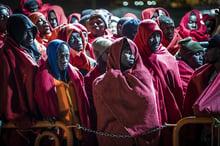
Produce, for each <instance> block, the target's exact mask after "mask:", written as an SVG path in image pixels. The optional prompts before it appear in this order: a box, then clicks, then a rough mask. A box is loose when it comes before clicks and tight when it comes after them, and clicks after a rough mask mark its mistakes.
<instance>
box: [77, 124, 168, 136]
mask: <svg viewBox="0 0 220 146" xmlns="http://www.w3.org/2000/svg"><path fill="white" fill-rule="evenodd" d="M165 127H166V124H165V125H162V126H160V127H157V128H154V129H152V130H150V131H147V132H145V133H142V134H140V135H147V134H151V133H154V132H157V131H159V130H162V129H163V128H165ZM76 128H78V129H82V130H83V131H86V132H90V133H93V134H97V135H101V136H108V137H114V138H132V137H136V136H140V135H136V136H131V135H121V134H111V133H105V132H101V131H95V130H92V129H88V128H86V127H82V126H81V125H80V124H76Z"/></svg>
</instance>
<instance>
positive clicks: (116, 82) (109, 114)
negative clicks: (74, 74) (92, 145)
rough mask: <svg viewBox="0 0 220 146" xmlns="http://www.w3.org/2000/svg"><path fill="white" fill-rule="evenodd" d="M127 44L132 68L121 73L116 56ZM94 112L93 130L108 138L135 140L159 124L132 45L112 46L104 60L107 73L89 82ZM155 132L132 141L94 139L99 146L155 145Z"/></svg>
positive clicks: (146, 78) (151, 91) (147, 77)
mask: <svg viewBox="0 0 220 146" xmlns="http://www.w3.org/2000/svg"><path fill="white" fill-rule="evenodd" d="M125 41H128V43H129V46H130V48H131V50H132V53H133V54H134V56H135V61H134V64H133V66H132V67H131V68H130V69H128V70H125V71H124V72H121V70H120V54H121V50H122V45H123V42H125ZM93 97H94V104H95V108H96V111H97V130H98V131H103V132H106V133H111V134H122V135H131V136H137V135H140V134H142V133H145V132H147V131H150V130H151V129H154V128H156V127H158V126H160V124H159V117H158V111H157V105H156V98H155V91H154V87H153V82H152V77H151V75H150V73H149V71H148V70H147V69H146V68H145V67H144V65H143V63H142V60H141V57H140V55H139V52H138V50H137V47H136V45H135V44H134V43H133V42H132V41H131V40H129V39H127V38H125V37H123V38H119V39H117V40H116V41H115V42H113V44H112V46H111V48H110V53H109V57H108V60H107V71H106V73H105V74H104V75H101V76H100V77H98V78H96V80H95V81H94V82H93ZM157 134H158V133H157V132H156V133H154V135H153V136H152V135H151V136H149V135H145V136H137V137H135V138H123V139H120V138H111V137H103V136H99V135H97V138H98V142H99V145H101V146H103V145H105V146H110V145H111V146H112V145H115V146H116V145H117V146H119V145H127V146H130V145H132V144H134V143H136V145H138V146H142V145H145V146H146V145H155V144H156V143H157V142H156V141H157V140H156V139H157Z"/></svg>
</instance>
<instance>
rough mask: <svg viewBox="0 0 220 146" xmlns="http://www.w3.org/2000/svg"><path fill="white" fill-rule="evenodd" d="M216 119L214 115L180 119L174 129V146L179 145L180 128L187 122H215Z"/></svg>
mask: <svg viewBox="0 0 220 146" xmlns="http://www.w3.org/2000/svg"><path fill="white" fill-rule="evenodd" d="M214 123H215V119H214V118H213V117H194V116H191V117H185V118H182V119H180V120H179V121H178V122H177V123H176V126H174V129H173V146H179V132H180V129H181V128H182V127H183V126H184V125H186V124H214Z"/></svg>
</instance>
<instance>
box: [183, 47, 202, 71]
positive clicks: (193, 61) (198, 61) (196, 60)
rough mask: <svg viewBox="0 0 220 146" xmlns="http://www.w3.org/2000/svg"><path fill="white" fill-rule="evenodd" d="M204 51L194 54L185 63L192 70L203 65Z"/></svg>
mask: <svg viewBox="0 0 220 146" xmlns="http://www.w3.org/2000/svg"><path fill="white" fill-rule="evenodd" d="M204 54H205V52H204V51H198V52H196V53H195V54H193V55H192V56H191V57H190V58H189V59H188V60H187V62H188V63H189V65H190V66H191V67H192V68H193V69H196V68H198V67H200V66H202V65H203V64H204Z"/></svg>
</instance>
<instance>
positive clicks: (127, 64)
mask: <svg viewBox="0 0 220 146" xmlns="http://www.w3.org/2000/svg"><path fill="white" fill-rule="evenodd" d="M134 59H135V58H134V55H133V54H132V51H131V48H130V47H129V46H128V45H126V47H124V48H123V49H122V51H121V60H120V61H121V65H122V66H124V68H126V69H129V68H131V67H132V65H133V64H134Z"/></svg>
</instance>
